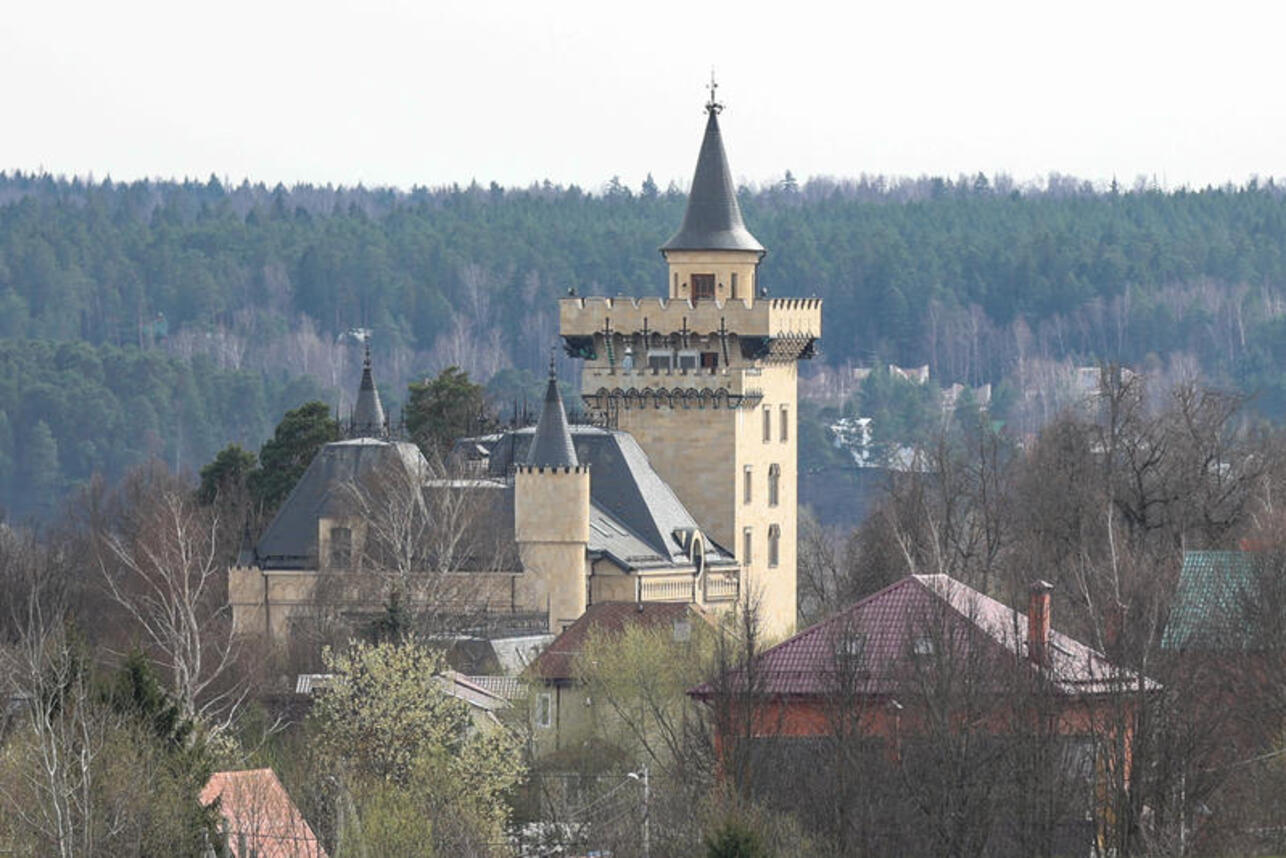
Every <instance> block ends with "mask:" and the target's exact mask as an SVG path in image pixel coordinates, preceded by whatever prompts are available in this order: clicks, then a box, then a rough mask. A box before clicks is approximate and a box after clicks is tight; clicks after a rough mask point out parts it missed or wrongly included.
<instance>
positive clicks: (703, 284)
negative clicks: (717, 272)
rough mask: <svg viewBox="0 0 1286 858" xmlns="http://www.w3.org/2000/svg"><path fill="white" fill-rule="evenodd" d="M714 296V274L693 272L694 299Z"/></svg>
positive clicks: (698, 299)
mask: <svg viewBox="0 0 1286 858" xmlns="http://www.w3.org/2000/svg"><path fill="white" fill-rule="evenodd" d="M713 298H714V275H713V274H693V275H692V299H693V300H694V301H700V300H702V299H706V300H710V299H713Z"/></svg>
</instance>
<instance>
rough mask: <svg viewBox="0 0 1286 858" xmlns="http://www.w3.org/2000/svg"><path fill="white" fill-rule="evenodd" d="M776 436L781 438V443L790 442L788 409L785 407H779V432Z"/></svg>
mask: <svg viewBox="0 0 1286 858" xmlns="http://www.w3.org/2000/svg"><path fill="white" fill-rule="evenodd" d="M777 434H778V435H780V436H781V440H782V441H789V440H790V409H789V408H787V407H786V406H785V405H783V406H782V407H781V431H780V432H778V433H777Z"/></svg>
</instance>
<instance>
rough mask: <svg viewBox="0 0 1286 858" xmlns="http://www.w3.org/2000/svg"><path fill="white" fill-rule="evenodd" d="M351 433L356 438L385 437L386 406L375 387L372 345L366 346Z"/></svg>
mask: <svg viewBox="0 0 1286 858" xmlns="http://www.w3.org/2000/svg"><path fill="white" fill-rule="evenodd" d="M351 434H352V437H354V438H382V437H384V406H383V405H381V404H380V392H379V391H378V390H376V389H375V378H374V376H372V375H371V347H370V345H367V346H366V359H365V360H364V361H363V362H362V386H361V387H360V388H359V389H358V391H357V407H356V408H355V409H353V429H352V433H351Z"/></svg>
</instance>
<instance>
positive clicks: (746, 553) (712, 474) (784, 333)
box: [559, 251, 821, 636]
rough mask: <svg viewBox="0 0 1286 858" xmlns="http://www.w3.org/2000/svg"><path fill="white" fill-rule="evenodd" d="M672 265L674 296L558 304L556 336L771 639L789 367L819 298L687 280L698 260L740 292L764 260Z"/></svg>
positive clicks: (789, 435)
mask: <svg viewBox="0 0 1286 858" xmlns="http://www.w3.org/2000/svg"><path fill="white" fill-rule="evenodd" d="M669 257H679V258H678V259H672V260H671V264H670V270H669V278H668V279H669V281H670V285H671V292H672V294H671V296H670V297H669V298H668V299H667V298H566V299H563V300H562V301H561V302H560V307H559V311H560V312H559V316H560V319H561V324H562V328H561V333H562V335H563V337H564V338H566V339H567V342H568V344H569V348H571V349H572V350H573V351H574V352H575V353H577V354H578V355H579V356H581V357H583V358H585V364H584V367H583V370H582V373H581V393H582V396H583V398H584V399H585V402H586V403H587V405H589V407H590V408H591V409H593V410H594V411H596V412H598V413H600V414H601V415H603V417H604V419H605V420H607V421H608V422H610V423H612V424H613V425H615V426H616V428H619V429H621V430H622V431H625V432H628V433H630V434H631V435H633V436H634V438H635V439H636V440H637V441H638V442H639V444H640V445H641V446H642V447H643V449H644V450H645V451H646V452H647V454H648V458H649V460H650V461H651V464H652V466H653V467H654V468H655V469H656V471H657V472H658V473H659V474H660V475H661V477H662V478H663V479H664V480H665V481H666V482H667V483H669V485H670V487H671V488H673V489H674V491H675V493H676V494H677V495H678V496H679V499H680V500H682V501H683V503H684V505H685V506H686V507H687V508H688V509H689V510H691V511H692V514H693V515H694V516H695V517H696V518H697V520H698V521H699V522H700V523H701V525H702V527H703V528H704V529H705V530H706V532H707V533H709V535H710V536H711V538H713V539H714V540H715V541H716V542H718V543H719V544H721V545H723V546H724V547H725V548H726V549H728V550H729V551H731V552H733V553H734V554H735V555H736V557H737V559H738V560H739V561H740V562H741V565H742V568H743V580H742V588H741V589H742V593H741V595H742V598H748V599H752V600H754V601H755V602H756V603H757V604H758V606H759V610H760V614H761V618H762V621H763V625H764V629H765V631H766V632H768V633H769V634H771V635H774V636H785V635H787V634H789V633H790V632H792V631H793V630H794V626H795V613H796V596H795V587H796V577H797V567H796V531H797V522H798V496H797V483H798V476H797V474H798V446H797V445H798V431H797V422H798V394H797V386H798V366H797V361H798V360H799V359H800V358H803V357H808V356H810V355H811V348H812V344H813V342H814V341H815V340H816V339H818V338H819V337H820V336H821V301H820V300H819V299H811V298H802V299H801V298H759V299H757V300H756V298H755V296H754V295H753V293H752V292H747V293H746V294H745V295H744V297H743V296H740V295H739V296H738V297H736V298H731V297H730V298H728V299H726V300H717V299H716V300H709V301H702V300H696V301H693V300H691V299H690V298H689V297H687V296H686V295H683V294H682V293H683V291H684V289H685V285H684V284H686V283H689V282H690V280H691V276H692V275H693V274H694V273H702V272H700V271H699V270H698V269H699V268H700V267H701V266H703V265H705V266H707V267H708V273H710V274H713V276H714V277H715V283H716V288H717V284H718V283H725V284H730V283H731V281H732V274H733V273H738V275H739V276H738V277H737V282H738V284H739V287H740V284H741V283H747V284H753V283H754V282H755V281H754V274H753V270H754V264H755V263H757V260H758V254H751V253H745V252H721V253H706V254H699V253H695V252H693V253H682V254H680V253H679V252H676V251H671V252H670V253H669V254H667V258H669ZM720 266H722V267H720ZM746 266H749V273H747V268H746ZM676 284H677V285H676ZM676 289H677V291H678V292H679V293H680V294H679V295H675V294H673V293H674V292H675V291H676ZM747 481H748V483H749V493H748V494H747ZM747 549H748V550H747Z"/></svg>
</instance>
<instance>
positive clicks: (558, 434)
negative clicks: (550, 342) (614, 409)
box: [527, 350, 580, 468]
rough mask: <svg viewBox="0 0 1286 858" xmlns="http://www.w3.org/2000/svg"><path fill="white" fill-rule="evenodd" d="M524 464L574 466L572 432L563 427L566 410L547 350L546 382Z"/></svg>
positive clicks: (574, 452) (551, 359)
mask: <svg viewBox="0 0 1286 858" xmlns="http://www.w3.org/2000/svg"><path fill="white" fill-rule="evenodd" d="M527 464H528V465H536V466H537V467H543V468H550V467H555V468H562V467H573V468H574V467H576V466H577V465H579V464H580V461H579V460H578V459H577V458H576V448H575V447H574V446H572V433H571V430H570V429H568V428H567V412H566V411H564V410H563V397H562V394H561V393H559V392H558V375H557V373H556V371H555V370H554V353H553V350H550V353H549V385H548V386H547V387H546V388H545V405H544V407H543V408H542V409H541V412H540V420H538V421H537V422H536V435H535V437H533V438H532V439H531V450H530V452H528V453H527Z"/></svg>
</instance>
